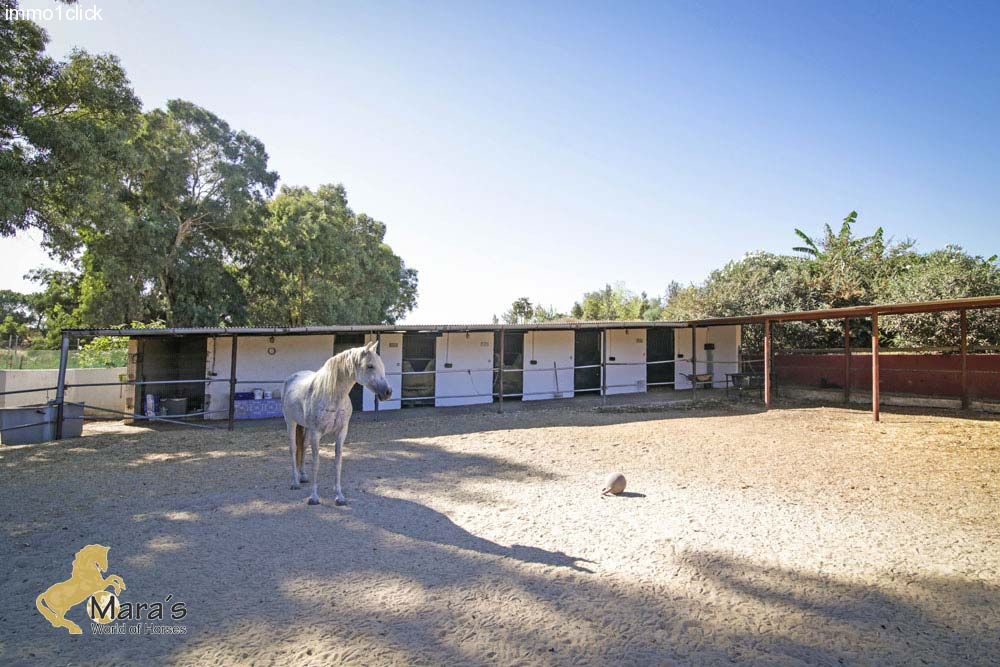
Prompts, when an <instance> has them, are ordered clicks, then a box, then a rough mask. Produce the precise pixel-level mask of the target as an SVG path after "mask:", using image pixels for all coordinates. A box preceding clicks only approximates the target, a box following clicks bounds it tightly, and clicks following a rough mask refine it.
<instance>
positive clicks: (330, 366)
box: [313, 347, 364, 396]
mask: <svg viewBox="0 0 1000 667" xmlns="http://www.w3.org/2000/svg"><path fill="white" fill-rule="evenodd" d="M362 353H364V348H363V347H355V348H351V349H350V350H344V351H343V352H341V353H340V354H337V355H334V356H332V357H330V358H329V359H327V360H326V363H325V364H323V367H322V368H321V369H319V370H318V371H316V375H315V377H313V386H314V387H316V389H317V391H319V392H320V393H322V394H325V395H327V396H332V395H333V393H334V392H335V391H336V390H337V383H338V382H340V381H344V380H349V381H350V382H351V383H352V384H353V378H354V373H355V370H356V369H357V367H358V364H359V363H361V355H362Z"/></svg>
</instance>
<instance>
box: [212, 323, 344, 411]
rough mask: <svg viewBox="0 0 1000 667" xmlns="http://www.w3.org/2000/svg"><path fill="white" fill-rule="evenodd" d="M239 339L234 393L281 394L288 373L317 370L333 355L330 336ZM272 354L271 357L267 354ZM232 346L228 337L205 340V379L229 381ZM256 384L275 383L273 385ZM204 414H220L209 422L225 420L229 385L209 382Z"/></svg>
mask: <svg viewBox="0 0 1000 667" xmlns="http://www.w3.org/2000/svg"><path fill="white" fill-rule="evenodd" d="M273 338H274V341H273V342H271V337H269V336H240V337H239V344H238V346H237V350H236V377H237V378H238V379H240V380H241V381H242V380H244V379H246V380H254V381H253V382H241V383H240V384H237V385H236V391H237V392H243V391H252V390H253V389H254V388H255V387H260V388H262V389H270V390H271V391H274V392H279V391H280V390H281V385H282V383H283V382H284V381H285V378H287V377H288V376H289V375H291V374H292V373H295V372H297V371H303V370H310V371H314V370H318V369H319V368H320V367H321V366H322V365H323V364H325V363H326V360H327V359H329V358H330V357H331V356H332V354H333V340H334V338H333V336H332V335H316V336H274V337H273ZM271 350H273V352H274V353H273V354H271V353H270V351H271ZM231 355H232V345H231V343H230V339H229V337H228V336H224V337H219V338H209V339H208V360H207V362H206V366H207V368H206V373H207V377H210V378H211V377H215V378H219V379H226V378H228V377H229V371H230V359H231V358H232V356H231ZM259 380H277V382H274V383H265V382H260V381H259ZM205 396H206V399H208V408H207V409H208V410H213V411H214V410H221V412H219V413H218V414H213V415H209V416H208V418H210V419H226V418H227V416H228V415H227V411H228V409H229V383H228V382H213V383H211V384H209V385H207V390H206V392H205Z"/></svg>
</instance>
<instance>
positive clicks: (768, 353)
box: [764, 320, 771, 410]
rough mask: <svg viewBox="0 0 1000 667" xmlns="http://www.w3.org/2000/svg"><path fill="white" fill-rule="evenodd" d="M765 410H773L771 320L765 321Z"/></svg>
mask: <svg viewBox="0 0 1000 667" xmlns="http://www.w3.org/2000/svg"><path fill="white" fill-rule="evenodd" d="M764 409H765V410H770V409H771V320H764Z"/></svg>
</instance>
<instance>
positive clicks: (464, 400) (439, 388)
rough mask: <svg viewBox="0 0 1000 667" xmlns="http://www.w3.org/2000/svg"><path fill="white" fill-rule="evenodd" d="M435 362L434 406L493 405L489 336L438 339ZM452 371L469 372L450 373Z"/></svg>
mask: <svg viewBox="0 0 1000 667" xmlns="http://www.w3.org/2000/svg"><path fill="white" fill-rule="evenodd" d="M435 361H436V362H437V363H436V371H437V372H436V374H435V376H436V380H435V381H436V389H435V393H436V395H437V397H436V398H435V400H434V405H435V406H437V407H440V406H447V405H473V404H477V403H492V402H493V333H492V332H490V331H470V332H466V333H457V332H448V333H445V334H442V335H441V336H438V339H437V348H436V350H435ZM448 364H451V368H448ZM455 369H469V372H462V373H452V372H449V371H452V370H455Z"/></svg>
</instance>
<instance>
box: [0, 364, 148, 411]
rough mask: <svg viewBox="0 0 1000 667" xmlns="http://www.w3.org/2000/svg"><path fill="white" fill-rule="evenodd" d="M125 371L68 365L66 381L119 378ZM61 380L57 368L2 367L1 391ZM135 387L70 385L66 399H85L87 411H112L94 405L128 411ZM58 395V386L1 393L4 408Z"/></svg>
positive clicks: (29, 387)
mask: <svg viewBox="0 0 1000 667" xmlns="http://www.w3.org/2000/svg"><path fill="white" fill-rule="evenodd" d="M124 374H125V368H68V369H66V384H68V385H72V384H77V383H82V384H86V383H90V382H118V381H119V376H121V375H124ZM58 380H59V371H58V370H57V369H54V368H53V369H44V370H0V392H4V391H18V390H21V389H34V388H36V387H55V386H56V383H57V382H58ZM130 391H131V387H123V386H111V387H70V388H69V389H67V390H66V400H67V401H69V402H71V403H83V404H84V405H85V410H84V414H87V415H98V416H99V415H105V416H110V415H111V413H108V412H102V411H100V410H92V409H91V408H92V407H102V408H108V409H110V410H118V411H120V412H124V411H125V410H126V407H125V396H126V394H127V393H128V392H130ZM55 397H56V391H55V389H51V390H48V391H33V392H30V393H26V394H10V395H7V396H0V408H16V407H20V406H22V405H38V404H41V403H45V402H47V401H51V400H52V399H54V398H55Z"/></svg>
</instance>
